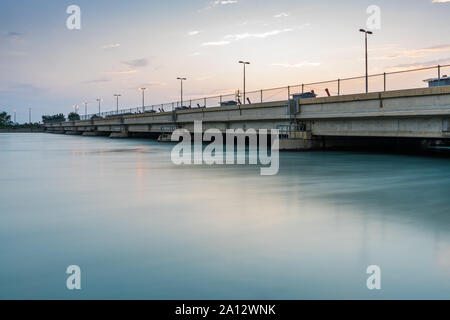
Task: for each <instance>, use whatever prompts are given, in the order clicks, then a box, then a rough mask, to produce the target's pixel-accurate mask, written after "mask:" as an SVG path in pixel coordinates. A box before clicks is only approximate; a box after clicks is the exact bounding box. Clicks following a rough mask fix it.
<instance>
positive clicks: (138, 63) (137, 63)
mask: <svg viewBox="0 0 450 320" xmlns="http://www.w3.org/2000/svg"><path fill="white" fill-rule="evenodd" d="M122 63H123V64H125V65H127V66H130V67H145V66H147V65H148V59H146V58H142V59H134V60H128V61H122Z"/></svg>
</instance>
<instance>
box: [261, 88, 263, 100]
mask: <svg viewBox="0 0 450 320" xmlns="http://www.w3.org/2000/svg"><path fill="white" fill-rule="evenodd" d="M261 103H263V91H262V90H261Z"/></svg>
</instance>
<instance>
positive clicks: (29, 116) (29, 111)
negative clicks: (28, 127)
mask: <svg viewBox="0 0 450 320" xmlns="http://www.w3.org/2000/svg"><path fill="white" fill-rule="evenodd" d="M28 123H30V124H31V108H28Z"/></svg>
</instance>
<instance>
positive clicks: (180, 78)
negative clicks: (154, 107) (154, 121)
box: [177, 77, 187, 107]
mask: <svg viewBox="0 0 450 320" xmlns="http://www.w3.org/2000/svg"><path fill="white" fill-rule="evenodd" d="M177 80H180V82H181V107H182V106H183V81H185V80H187V78H182V77H178V78H177Z"/></svg>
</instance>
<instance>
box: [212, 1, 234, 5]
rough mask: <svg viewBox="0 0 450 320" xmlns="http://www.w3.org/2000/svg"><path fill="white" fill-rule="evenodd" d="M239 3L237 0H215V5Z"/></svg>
mask: <svg viewBox="0 0 450 320" xmlns="http://www.w3.org/2000/svg"><path fill="white" fill-rule="evenodd" d="M235 3H238V1H237V0H216V1H214V2H213V6H220V5H227V4H235Z"/></svg>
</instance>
